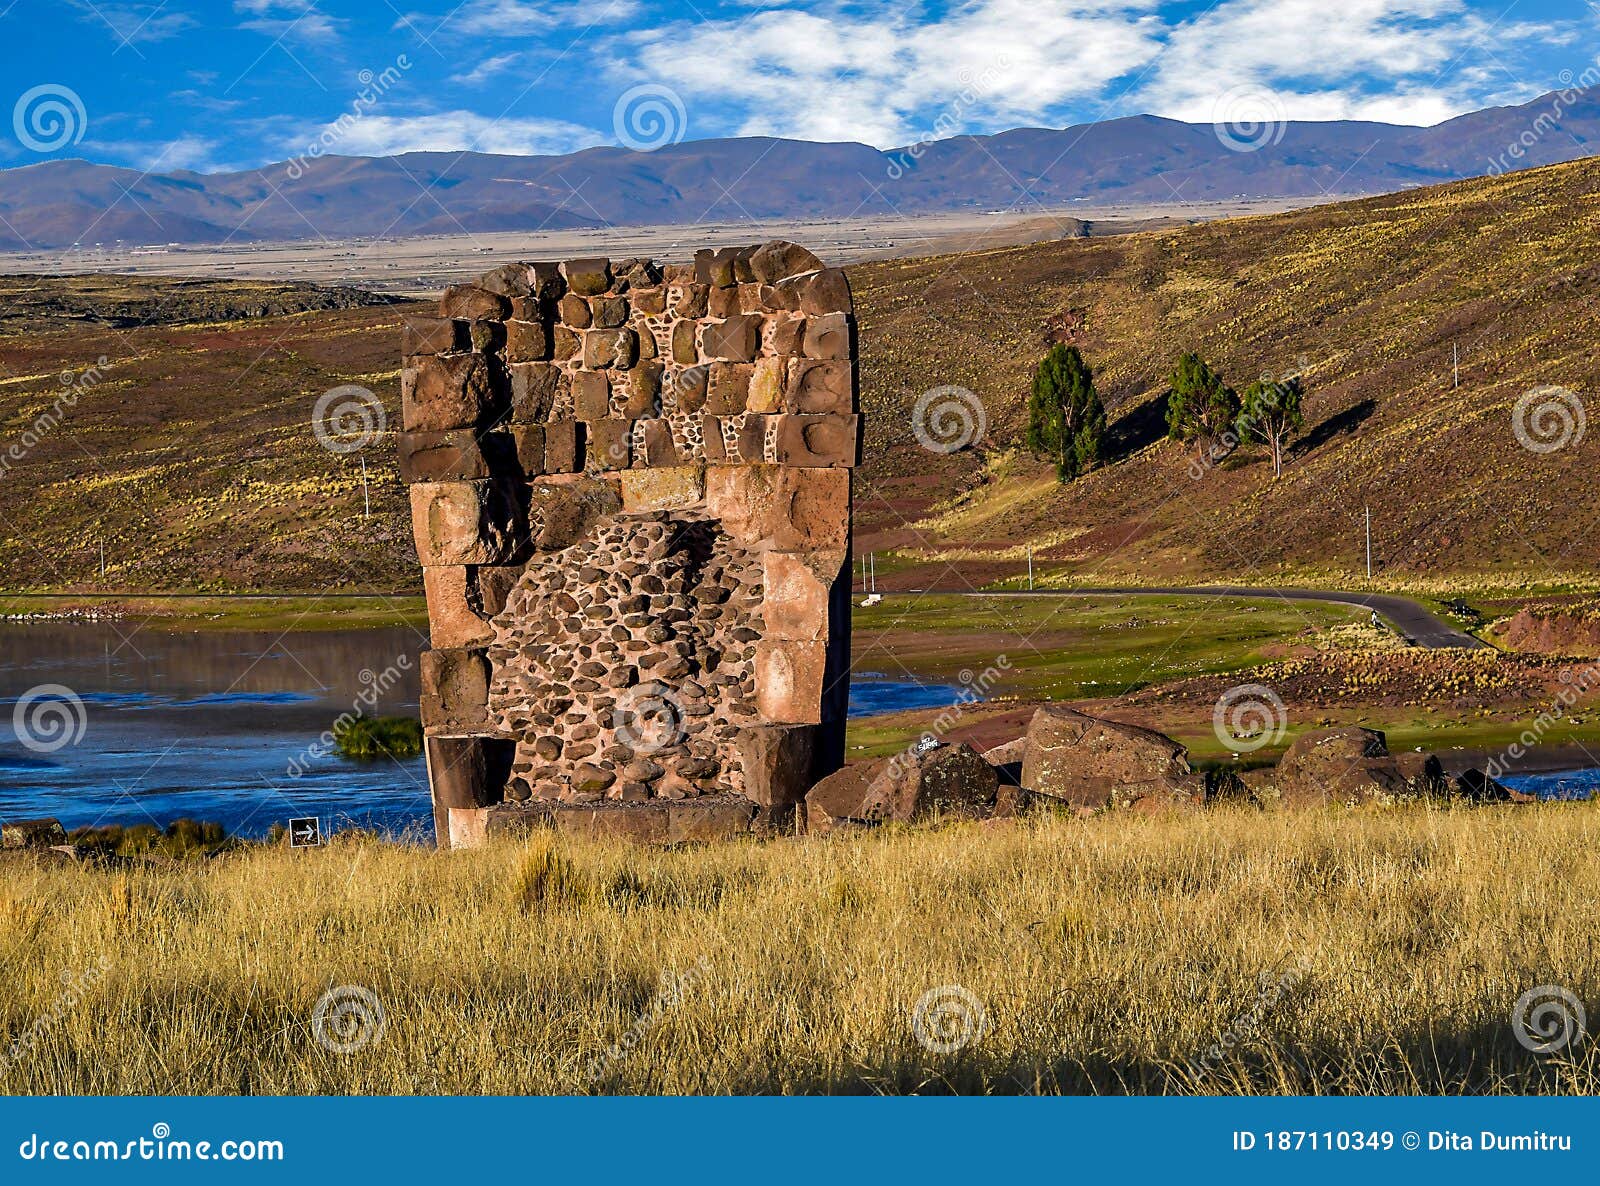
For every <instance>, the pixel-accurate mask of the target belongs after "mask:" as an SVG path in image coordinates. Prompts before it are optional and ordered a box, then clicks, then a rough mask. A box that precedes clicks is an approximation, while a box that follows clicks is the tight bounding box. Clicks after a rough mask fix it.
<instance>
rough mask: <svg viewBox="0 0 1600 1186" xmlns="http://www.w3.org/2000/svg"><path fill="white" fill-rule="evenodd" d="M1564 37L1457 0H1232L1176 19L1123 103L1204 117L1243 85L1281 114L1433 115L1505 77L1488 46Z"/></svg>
mask: <svg viewBox="0 0 1600 1186" xmlns="http://www.w3.org/2000/svg"><path fill="white" fill-rule="evenodd" d="M1563 35H1564V34H1563V30H1562V29H1561V28H1559V27H1557V26H1555V25H1539V24H1508V23H1506V22H1505V21H1504V19H1503V18H1502V19H1500V20H1491V19H1488V18H1486V17H1485V16H1483V15H1481V14H1479V13H1478V12H1475V11H1474V10H1473V9H1471V8H1470V7H1468V6H1467V5H1466V4H1465V3H1463V2H1462V0H1336V2H1334V0H1232V2H1230V3H1223V4H1219V5H1217V6H1216V7H1214V8H1211V9H1208V10H1207V11H1205V12H1203V13H1201V14H1200V15H1199V16H1198V17H1196V18H1194V19H1193V20H1190V21H1185V22H1183V23H1181V24H1179V25H1178V26H1177V27H1176V28H1174V29H1173V30H1172V31H1171V33H1170V34H1169V35H1168V36H1167V39H1166V42H1167V43H1166V48H1165V50H1164V51H1163V52H1162V54H1161V58H1160V61H1159V63H1158V66H1157V69H1156V70H1155V72H1154V73H1153V74H1152V76H1151V77H1150V79H1149V80H1148V81H1147V82H1146V83H1145V84H1143V85H1142V86H1141V87H1140V88H1139V89H1138V90H1137V91H1136V92H1135V93H1134V94H1133V95H1132V96H1131V97H1130V98H1129V99H1128V100H1127V102H1125V103H1124V104H1122V105H1121V106H1122V108H1123V113H1129V112H1131V111H1134V110H1139V111H1145V110H1148V111H1151V112H1154V113H1155V114H1159V115H1166V116H1171V117H1172V118H1174V119H1184V120H1190V121H1193V122H1197V123H1208V122H1212V121H1214V120H1216V119H1218V118H1219V114H1220V107H1219V100H1221V99H1222V97H1223V96H1225V95H1227V94H1229V93H1230V92H1232V91H1236V90H1237V89H1238V88H1239V87H1240V86H1241V85H1243V86H1248V87H1252V88H1256V89H1259V90H1261V91H1263V92H1266V93H1269V94H1270V95H1271V96H1272V99H1273V102H1274V104H1275V105H1276V107H1277V108H1278V110H1279V118H1287V119H1300V120H1336V119H1368V120H1380V121H1383V122H1390V123H1404V124H1417V125H1428V124H1436V123H1439V122H1440V121H1442V120H1445V119H1448V118H1450V117H1451V116H1455V115H1459V114H1461V113H1463V112H1466V111H1470V110H1473V109H1474V108H1476V107H1479V106H1481V105H1482V103H1483V101H1484V94H1485V91H1486V89H1488V90H1492V89H1493V88H1494V87H1495V86H1499V87H1503V86H1504V85H1505V82H1506V81H1508V80H1507V79H1506V77H1505V75H1504V73H1503V72H1502V71H1501V70H1500V68H1499V67H1497V66H1496V65H1495V64H1494V57H1493V55H1497V54H1504V55H1507V56H1509V54H1510V52H1511V51H1512V50H1514V49H1516V48H1518V47H1521V46H1523V45H1525V44H1527V43H1530V42H1539V41H1544V42H1552V41H1555V40H1558V39H1559V38H1560V37H1561V36H1563ZM1486 55H1487V57H1486ZM1496 77H1497V78H1498V82H1496V81H1494V79H1495V78H1496Z"/></svg>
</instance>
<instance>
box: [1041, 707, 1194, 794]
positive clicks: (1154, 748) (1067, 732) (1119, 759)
mask: <svg viewBox="0 0 1600 1186" xmlns="http://www.w3.org/2000/svg"><path fill="white" fill-rule="evenodd" d="M1022 785H1023V786H1024V787H1026V788H1027V789H1028V790H1029V791H1031V792H1033V793H1034V794H1037V795H1046V796H1049V797H1050V798H1052V799H1060V800H1062V801H1063V802H1066V803H1071V804H1073V805H1075V806H1078V807H1134V806H1137V807H1139V808H1140V809H1141V810H1150V809H1154V808H1158V807H1164V806H1200V805H1202V804H1204V802H1205V798H1206V780H1205V777H1204V776H1203V775H1200V774H1196V773H1195V772H1194V769H1193V767H1191V766H1190V765H1189V752H1188V750H1186V749H1185V748H1184V747H1183V745H1181V744H1180V743H1179V742H1176V741H1174V740H1173V739H1172V738H1170V737H1168V736H1166V735H1165V734H1163V733H1157V732H1156V731H1155V730H1153V729H1145V728H1142V727H1140V726H1138V725H1126V724H1123V723H1121V722H1120V721H1107V720H1102V719H1101V718H1099V717H1092V716H1089V715H1088V714H1087V713H1082V712H1079V711H1077V710H1076V709H1072V708H1067V707H1065V706H1064V705H1046V706H1045V707H1043V708H1041V709H1039V711H1038V712H1036V713H1034V714H1033V719H1032V720H1031V721H1029V722H1028V732H1027V736H1026V738H1025V745H1024V746H1023V758H1022Z"/></svg>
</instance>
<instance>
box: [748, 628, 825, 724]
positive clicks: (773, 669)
mask: <svg viewBox="0 0 1600 1186" xmlns="http://www.w3.org/2000/svg"><path fill="white" fill-rule="evenodd" d="M827 651H828V644H827V643H825V642H796V641H792V640H788V639H763V640H762V641H760V642H758V643H756V652H755V674H756V708H757V709H758V710H759V711H760V713H761V716H762V719H764V720H766V721H768V722H769V723H771V724H775V725H815V724H818V723H820V722H821V720H822V690H823V686H824V680H825V678H826V674H827V659H828V655H827Z"/></svg>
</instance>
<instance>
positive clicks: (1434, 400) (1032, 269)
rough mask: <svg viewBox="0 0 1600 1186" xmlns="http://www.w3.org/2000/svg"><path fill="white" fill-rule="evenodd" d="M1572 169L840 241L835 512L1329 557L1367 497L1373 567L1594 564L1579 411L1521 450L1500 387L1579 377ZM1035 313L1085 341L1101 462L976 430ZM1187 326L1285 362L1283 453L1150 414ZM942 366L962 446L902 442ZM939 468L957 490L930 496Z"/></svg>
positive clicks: (1244, 352)
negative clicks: (857, 408) (1298, 207)
mask: <svg viewBox="0 0 1600 1186" xmlns="http://www.w3.org/2000/svg"><path fill="white" fill-rule="evenodd" d="M1597 190H1600V163H1596V162H1594V161H1582V162H1576V163H1573V164H1570V165H1562V166H1556V167H1552V168H1547V169H1543V170H1539V171H1535V172H1529V173H1522V174H1515V175H1511V176H1507V177H1503V178H1495V179H1483V180H1476V181H1468V182H1461V183H1457V184H1453V185H1449V186H1442V187H1437V188H1434V189H1428V190H1421V191H1414V192H1410V193H1406V194H1397V195H1390V196H1386V197H1381V198H1373V199H1367V200H1363V201H1359V202H1351V203H1344V204H1340V205H1335V206H1324V207H1318V208H1315V209H1309V210H1303V211H1297V212H1294V213H1290V214H1284V215H1274V216H1270V217H1264V218H1253V219H1241V220H1236V221H1231V222H1218V223H1212V224H1209V225H1203V226H1193V227H1187V228H1184V229H1181V230H1177V231H1171V232H1157V233H1150V234H1143V235H1135V236H1129V237H1125V238H1120V239H1107V240H1074V241H1068V242H1061V243H1051V244H1044V245H1038V246H1033V247H1027V248H1019V249H1009V250H1001V251H992V252H986V253H982V254H974V255H967V256H950V257H945V258H940V259H925V260H909V261H893V262H885V263H877V264H872V265H869V266H864V267H861V268H857V269H855V270H854V271H853V272H852V276H853V279H854V282H855V286H856V296H857V302H858V307H859V308H860V309H861V311H862V312H861V318H862V335H861V341H862V346H861V349H862V356H863V359H864V360H865V367H864V379H865V383H864V402H865V405H866V411H867V412H868V413H869V421H868V423H869V425H870V427H869V430H868V431H869V444H868V450H867V452H868V455H869V456H870V457H872V458H874V460H875V464H874V465H873V466H871V467H870V468H869V473H868V478H869V481H868V484H867V485H868V490H867V493H868V497H867V498H866V499H865V500H863V502H862V504H861V530H860V532H859V534H858V539H859V540H860V541H861V544H863V545H864V546H866V547H874V546H876V547H887V546H896V545H898V546H902V547H907V548H911V549H914V550H920V551H923V552H930V553H934V554H941V555H943V556H945V557H947V558H951V557H961V558H965V559H966V560H968V561H975V560H981V559H984V558H996V559H998V558H1002V557H1003V558H1008V559H1011V560H1016V559H1020V558H1021V557H1022V554H1023V553H1022V549H1023V547H1024V546H1026V545H1029V544H1031V545H1033V546H1034V547H1035V549H1036V556H1039V557H1043V558H1045V559H1048V560H1051V561H1054V562H1056V564H1055V565H1054V566H1055V567H1059V568H1061V569H1063V570H1065V571H1067V572H1070V573H1072V574H1073V575H1075V576H1080V577H1084V578H1089V579H1096V580H1109V579H1113V578H1118V577H1139V578H1151V577H1161V578H1169V577H1170V578H1183V579H1202V578H1204V579H1212V578H1228V579H1239V580H1244V579H1249V580H1257V581H1260V580H1263V579H1267V578H1272V579H1277V578H1278V577H1279V576H1281V575H1287V574H1291V573H1292V574H1296V575H1298V576H1314V575H1320V574H1326V575H1328V576H1330V577H1332V578H1344V579H1350V578H1353V577H1354V576H1355V575H1357V574H1358V573H1359V572H1360V571H1361V570H1362V567H1363V556H1362V551H1363V548H1362V542H1363V541H1362V519H1363V508H1364V507H1366V506H1368V505H1370V506H1371V508H1372V513H1373V531H1374V551H1375V562H1376V565H1377V567H1378V568H1379V569H1381V570H1382V571H1384V572H1386V573H1388V574H1389V575H1390V576H1400V575H1415V574H1442V573H1463V572H1489V573H1496V572H1498V573H1506V574H1510V573H1513V572H1515V573H1519V574H1526V575H1532V576H1535V577H1539V576H1549V575H1552V574H1555V573H1559V572H1563V571H1568V570H1574V569H1584V568H1589V567H1592V566H1593V565H1594V564H1595V563H1596V562H1597V561H1600V538H1597V537H1596V535H1595V533H1594V532H1593V531H1592V530H1591V528H1590V521H1591V519H1592V517H1593V511H1594V508H1595V504H1596V494H1595V489H1594V482H1593V480H1592V477H1591V474H1592V471H1593V468H1594V465H1595V463H1596V461H1597V459H1600V439H1597V437H1600V433H1592V434H1590V435H1588V436H1585V437H1583V438H1582V439H1581V441H1579V440H1574V441H1573V442H1572V443H1571V444H1570V445H1569V446H1568V447H1565V448H1562V449H1559V450H1556V451H1553V452H1548V453H1537V452H1533V451H1530V450H1529V449H1526V448H1524V447H1522V446H1521V445H1519V443H1518V438H1517V436H1516V434H1515V432H1514V428H1513V410H1514V408H1515V406H1516V404H1517V402H1518V399H1519V397H1521V396H1523V394H1524V393H1525V392H1528V391H1529V390H1530V389H1532V388H1535V387H1540V386H1544V385H1558V386H1560V387H1563V388H1566V389H1569V390H1570V391H1571V392H1572V393H1574V394H1575V395H1576V396H1578V397H1580V399H1581V398H1588V397H1590V396H1592V395H1593V394H1594V393H1595V392H1596V390H1597V384H1596V380H1597V378H1600V358H1597V356H1596V352H1595V349H1594V343H1595V341H1596V332H1597V328H1600V325H1597V322H1600V307H1597V305H1596V297H1597V294H1600V259H1597V258H1596V255H1595V244H1596V243H1597V242H1600V198H1597ZM1052 334H1053V335H1054V336H1055V337H1057V338H1060V339H1062V340H1067V341H1070V342H1073V343H1074V344H1076V345H1078V346H1079V347H1080V348H1081V349H1082V350H1083V351H1084V353H1085V355H1086V357H1087V358H1088V359H1089V361H1090V363H1091V364H1092V365H1093V366H1094V367H1095V370H1096V373H1097V376H1098V380H1099V386H1100V390H1101V392H1102V394H1103V395H1104V396H1105V398H1106V402H1107V404H1108V407H1109V408H1110V411H1111V418H1112V450H1111V451H1112V454H1113V457H1114V458H1115V463H1114V464H1112V465H1109V466H1107V467H1106V468H1104V469H1102V470H1100V471H1098V472H1096V473H1094V474H1092V475H1090V476H1089V477H1088V478H1087V479H1085V480H1083V481H1081V482H1079V483H1076V484H1074V485H1072V486H1065V487H1063V486H1058V485H1056V484H1055V483H1054V482H1053V481H1052V480H1051V479H1050V476H1049V474H1048V472H1047V471H1046V470H1045V469H1044V468H1043V467H1041V466H1038V465H1037V464H1035V463H1033V462H1032V460H1031V459H1028V458H1025V457H1020V456H1010V457H1006V456H1003V455H1001V454H1000V453H999V452H998V447H1000V446H1003V445H1005V444H1007V443H1014V442H1015V441H1016V440H1017V438H1018V437H1019V435H1020V431H1021V426H1022V416H1023V408H1024V402H1025V399H1026V393H1027V388H1028V382H1029V376H1030V374H1031V371H1032V368H1033V366H1034V365H1035V363H1036V362H1037V360H1038V358H1039V357H1040V356H1041V354H1042V353H1043V352H1044V350H1045V349H1046V345H1047V340H1048V338H1049V336H1051V335H1052ZM1452 348H1454V349H1455V350H1456V351H1457V352H1458V354H1459V359H1460V386H1459V387H1456V386H1455V385H1454V382H1455V380H1454V373H1453V369H1452V360H1453V356H1452ZM1186 349H1197V350H1199V351H1201V352H1202V353H1203V354H1204V355H1205V356H1206V357H1207V358H1208V359H1209V360H1211V361H1212V363H1213V365H1216V366H1218V367H1220V368H1221V369H1222V370H1223V371H1224V373H1225V374H1226V376H1227V377H1228V379H1229V380H1230V381H1231V382H1232V383H1233V384H1234V385H1235V386H1237V387H1239V388H1240V389H1242V388H1243V387H1244V386H1245V385H1247V383H1248V382H1249V381H1250V380H1252V379H1253V378H1255V377H1257V376H1260V375H1263V374H1268V373H1270V374H1277V375H1283V374H1288V373H1296V372H1298V373H1302V374H1303V375H1304V376H1305V379H1306V382H1307V384H1308V387H1309V399H1308V401H1307V426H1306V427H1307V431H1306V434H1305V436H1304V437H1303V439H1302V440H1301V441H1300V442H1299V444H1298V445H1297V447H1296V451H1295V453H1294V455H1293V456H1292V458H1291V460H1290V463H1289V465H1288V468H1287V469H1286V471H1285V473H1284V476H1283V478H1282V480H1281V481H1277V482H1274V481H1272V473H1271V467H1270V465H1269V464H1268V463H1267V461H1266V459H1265V456H1264V453H1263V452H1262V451H1261V450H1244V451H1241V453H1240V454H1238V455H1236V456H1235V457H1233V458H1230V459H1229V460H1228V461H1227V462H1225V463H1224V464H1222V465H1220V466H1217V467H1214V468H1203V469H1202V470H1201V471H1200V472H1201V477H1200V478H1199V479H1198V480H1197V479H1196V478H1195V477H1193V476H1191V474H1190V466H1191V462H1192V460H1193V454H1192V453H1190V452H1188V451H1186V450H1184V449H1183V448H1181V447H1180V446H1178V445H1176V444H1168V443H1165V442H1163V441H1161V440H1160V438H1161V436H1162V435H1163V433H1164V422H1163V417H1164V405H1163V404H1162V403H1161V399H1162V396H1163V393H1164V389H1165V375H1166V374H1167V372H1168V371H1169V370H1170V368H1171V365H1172V363H1173V361H1174V359H1175V358H1176V356H1177V355H1178V354H1179V353H1180V352H1181V351H1183V350H1186ZM942 384H959V385H963V386H966V387H969V388H971V389H972V390H973V391H975V392H977V393H978V394H979V395H980V396H981V397H982V399H983V401H984V404H985V408H986V411H987V416H988V422H989V435H988V439H987V442H986V448H985V449H984V450H983V451H981V453H980V452H963V453H959V454H955V455H953V456H951V457H948V458H936V457H933V456H932V455H930V454H929V453H928V452H926V451H925V450H922V449H919V448H918V447H917V445H916V441H915V438H914V435H913V432H912V425H911V418H910V417H909V416H908V415H907V410H908V408H910V407H912V406H914V401H915V399H916V397H917V395H918V394H920V393H921V392H923V391H925V390H927V389H929V388H932V387H935V386H938V385H942ZM1547 402H1549V401H1548V398H1547V397H1540V398H1539V399H1538V400H1536V401H1535V403H1536V404H1542V403H1547ZM983 454H987V455H986V456H985V455H983ZM952 489H960V490H964V491H965V493H964V495H963V496H962V497H960V498H959V499H957V500H956V501H955V503H954V505H949V504H948V503H947V504H946V505H945V506H943V507H941V508H939V513H938V514H936V515H932V516H930V515H929V514H928V508H929V506H930V504H932V503H934V502H935V501H937V500H940V499H947V498H948V495H949V492H950V491H951V490H952ZM1011 569H1012V570H1013V571H1014V570H1015V564H1012V565H1011ZM936 576H937V574H936V573H935V574H932V577H930V578H929V579H933V578H936ZM924 577H929V574H919V580H920V579H923V578H924Z"/></svg>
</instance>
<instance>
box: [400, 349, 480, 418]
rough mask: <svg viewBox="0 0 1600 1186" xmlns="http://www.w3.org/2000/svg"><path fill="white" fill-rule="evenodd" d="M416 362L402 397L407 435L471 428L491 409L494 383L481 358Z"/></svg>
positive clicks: (458, 356) (434, 357)
mask: <svg viewBox="0 0 1600 1186" xmlns="http://www.w3.org/2000/svg"><path fill="white" fill-rule="evenodd" d="M415 362H416V366H415V367H414V368H413V370H414V372H415V373H414V375H413V376H412V379H411V381H410V386H409V389H402V393H401V394H402V401H401V402H402V418H403V421H404V427H405V430H406V431H407V432H448V431H449V430H450V429H452V428H473V427H475V426H476V425H477V424H478V422H479V421H480V420H481V419H483V417H484V416H485V415H486V413H487V412H488V410H489V409H490V408H491V406H492V405H493V401H494V383H493V379H492V377H491V374H490V371H489V365H488V360H487V359H486V358H485V357H484V356H483V355H481V354H444V355H423V356H421V357H419V358H417V359H416V360H415Z"/></svg>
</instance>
